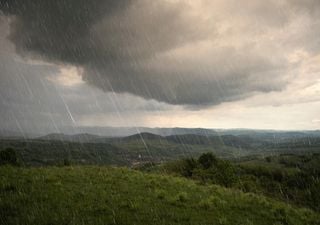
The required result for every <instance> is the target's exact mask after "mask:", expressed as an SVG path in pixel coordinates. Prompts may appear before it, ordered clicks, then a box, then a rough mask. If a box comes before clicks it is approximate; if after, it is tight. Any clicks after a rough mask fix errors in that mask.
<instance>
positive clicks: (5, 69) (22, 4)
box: [0, 0, 320, 133]
mask: <svg viewBox="0 0 320 225" xmlns="http://www.w3.org/2000/svg"><path fill="white" fill-rule="evenodd" d="M319 37H320V1H319V0H304V1H300V0H267V1H261V0H154V1H149V0H118V1H114V0H91V1H86V0H56V1H51V0H30V1H25V0H0V125H1V129H5V130H12V131H21V130H23V131H25V132H34V133H39V132H47V133H49V132H55V131H59V130H60V129H61V128H62V127H64V126H75V127H81V126H88V127H94V126H99V127H103V126H115V127H132V126H143V127H204V128H252V129H279V130H312V129H320V38H319Z"/></svg>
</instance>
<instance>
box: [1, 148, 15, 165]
mask: <svg viewBox="0 0 320 225" xmlns="http://www.w3.org/2000/svg"><path fill="white" fill-rule="evenodd" d="M5 164H10V165H14V166H17V165H19V163H18V157H17V153H16V151H15V150H14V149H13V148H7V149H6V150H3V151H0V165H5Z"/></svg>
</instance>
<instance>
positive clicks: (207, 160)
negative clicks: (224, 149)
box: [198, 153, 218, 169]
mask: <svg viewBox="0 0 320 225" xmlns="http://www.w3.org/2000/svg"><path fill="white" fill-rule="evenodd" d="M217 161H218V160H217V158H216V157H215V156H214V155H213V154H212V153H204V154H202V155H201V156H200V157H199V159H198V162H199V163H200V165H201V166H202V167H203V168H204V169H209V168H210V167H212V166H214V165H216V164H217Z"/></svg>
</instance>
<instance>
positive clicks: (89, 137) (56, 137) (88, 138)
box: [36, 133, 101, 143]
mask: <svg viewBox="0 0 320 225" xmlns="http://www.w3.org/2000/svg"><path fill="white" fill-rule="evenodd" d="M99 138H101V136H98V135H93V134H75V135H67V134H62V133H53V134H48V135H45V136H42V137H38V138H36V139H38V140H46V141H50V140H51V141H68V142H80V143H88V142H92V141H94V140H96V139H99Z"/></svg>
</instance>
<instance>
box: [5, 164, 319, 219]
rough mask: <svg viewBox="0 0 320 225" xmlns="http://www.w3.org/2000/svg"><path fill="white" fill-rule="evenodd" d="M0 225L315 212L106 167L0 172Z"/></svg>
mask: <svg viewBox="0 0 320 225" xmlns="http://www.w3.org/2000/svg"><path fill="white" fill-rule="evenodd" d="M0 215H1V216H0V223H1V224H15V225H17V224H32V225H37V224H39V225H40V224H41V225H43V224H51V225H55V224H57V225H61V224H94V225H99V224H103V225H105V224H137V225H143V224H157V225H161V224H190V225H191V224H192V225H194V224H202V225H204V224H235V225H241V224H247V225H249V224H265V225H270V224H297V225H303V224H320V223H319V221H320V217H319V214H316V213H315V212H313V211H311V210H307V209H301V208H300V209H298V208H295V207H292V206H290V205H285V204H284V203H280V202H277V201H274V200H270V199H268V198H265V197H263V196H259V195H254V194H243V193H242V192H239V191H235V190H231V189H224V188H222V187H219V186H203V185H198V184H196V183H195V182H194V181H192V180H187V179H183V178H174V177H170V176H164V175H155V174H145V173H142V172H138V171H133V170H129V169H124V168H109V167H84V166H77V167H60V168H58V167H47V168H14V167H8V166H2V167H0Z"/></svg>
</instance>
